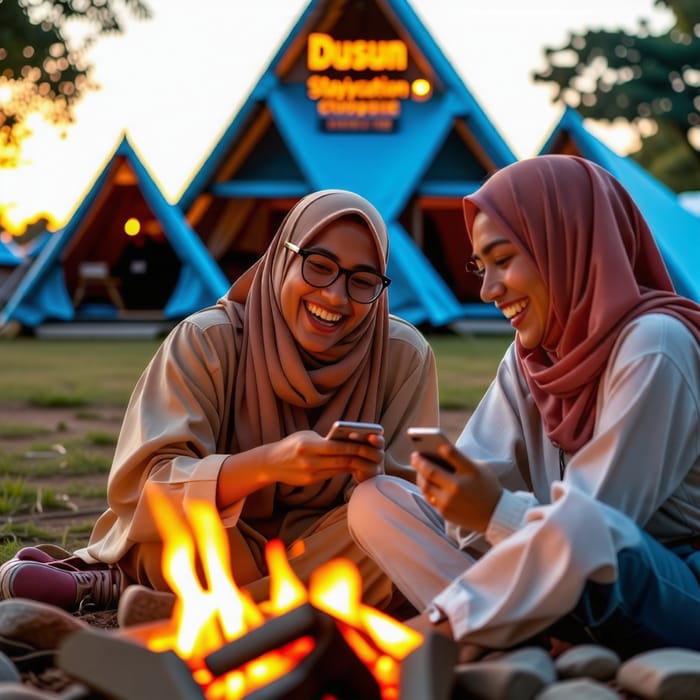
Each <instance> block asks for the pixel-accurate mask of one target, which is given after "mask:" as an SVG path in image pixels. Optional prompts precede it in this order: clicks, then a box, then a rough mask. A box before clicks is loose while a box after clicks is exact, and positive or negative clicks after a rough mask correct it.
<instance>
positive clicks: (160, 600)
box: [117, 584, 176, 628]
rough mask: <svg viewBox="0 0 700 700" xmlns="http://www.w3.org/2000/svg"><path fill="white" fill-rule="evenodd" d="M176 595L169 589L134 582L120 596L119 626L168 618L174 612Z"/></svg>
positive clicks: (129, 625) (130, 625)
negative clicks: (154, 588) (148, 586)
mask: <svg viewBox="0 0 700 700" xmlns="http://www.w3.org/2000/svg"><path fill="white" fill-rule="evenodd" d="M175 601H176V597H175V595H174V594H173V593H169V592H167V591H155V590H153V589H152V588H147V587H146V586H141V585H139V584H134V585H132V586H127V587H126V588H125V589H124V590H123V591H122V594H121V596H120V598H119V608H118V609H117V621H118V623H119V627H122V628H124V627H132V626H134V625H142V624H144V623H147V622H154V621H156V620H167V619H169V618H170V616H171V615H172V613H173V608H174V607H175Z"/></svg>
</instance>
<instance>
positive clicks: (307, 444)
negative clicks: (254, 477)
mask: <svg viewBox="0 0 700 700" xmlns="http://www.w3.org/2000/svg"><path fill="white" fill-rule="evenodd" d="M270 448H271V450H272V454H271V456H270V458H269V461H268V463H267V467H268V469H272V470H273V471H274V474H275V478H274V479H273V481H281V482H283V483H285V484H291V485H293V486H305V485H306V484H310V483H313V482H315V481H322V480H324V479H329V478H331V477H333V476H336V475H337V474H341V473H347V472H350V473H352V475H353V477H354V478H355V480H356V481H358V482H359V481H364V480H365V479H369V478H371V477H373V476H376V475H377V474H381V473H382V471H383V464H384V436H383V435H370V436H369V437H368V438H367V441H356V440H329V439H328V438H325V437H322V436H321V435H319V434H318V433H316V432H314V431H313V430H302V431H299V432H297V433H292V435H289V436H287V437H286V438H283V439H282V440H280V441H279V442H277V443H274V444H273V445H270Z"/></svg>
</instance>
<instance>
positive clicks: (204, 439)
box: [77, 307, 439, 564]
mask: <svg viewBox="0 0 700 700" xmlns="http://www.w3.org/2000/svg"><path fill="white" fill-rule="evenodd" d="M234 332H236V330H235V329H234V327H233V326H232V324H231V322H230V320H229V318H228V317H227V315H226V314H225V313H224V312H223V311H222V310H221V309H220V308H217V307H212V308H209V309H205V310H203V311H201V312H198V313H196V314H194V315H192V316H190V317H189V318H187V319H185V320H184V321H183V322H181V323H180V324H178V326H177V327H176V328H175V329H174V330H173V331H172V332H171V333H170V335H169V336H168V337H167V338H166V339H165V341H164V342H163V344H162V346H161V347H160V349H159V350H158V352H157V353H156V355H155V356H154V358H153V359H152V361H151V362H150V364H149V365H148V367H147V368H146V370H145V371H144V373H143V374H142V376H141V377H140V379H139V381H138V383H137V385H136V387H135V389H134V392H133V394H132V397H131V400H130V402H129V405H128V407H127V410H126V414H125V417H124V421H123V424H122V429H121V432H120V436H119V440H118V444H117V447H116V450H115V456H114V461H113V465H112V469H111V472H110V475H109V480H108V492H107V499H108V504H109V507H108V509H107V510H106V511H105V513H103V515H102V516H100V518H99V519H98V521H97V523H96V525H95V527H94V529H93V532H92V535H91V537H90V541H89V543H88V546H87V547H86V548H85V549H82V550H80V551H79V552H77V554H78V555H79V556H81V557H83V558H84V559H86V560H87V561H101V562H104V563H109V564H113V563H116V562H118V561H119V560H120V558H121V557H123V556H124V554H125V553H126V552H127V551H128V550H129V548H130V547H131V546H132V545H134V544H138V543H144V542H154V541H159V540H160V536H159V533H158V529H157V526H156V523H155V520H154V517H153V513H152V512H151V509H150V507H149V505H148V502H147V500H146V497H145V494H144V485H145V483H146V482H147V481H154V482H158V483H159V484H160V485H161V486H162V487H164V489H165V493H166V494H167V496H168V497H169V499H170V500H171V501H172V503H173V505H174V506H175V507H176V508H177V509H178V510H180V511H181V512H184V511H186V510H187V506H188V502H191V501H192V500H195V499H196V500H204V501H208V502H210V503H213V504H215V503H216V488H217V479H218V476H219V471H220V469H221V466H222V463H223V461H224V460H225V459H226V457H227V456H228V451H227V445H229V444H230V438H231V431H232V426H233V425H234V421H235V420H236V417H235V416H234V415H232V411H233V402H232V396H233V390H234V379H235V375H236V372H235V366H236V357H235V356H234V354H235V353H234V352H233V350H232V349H233V348H234V347H235V343H234V338H233V333H234ZM389 336H390V337H389V350H388V357H387V376H386V382H385V388H384V395H383V397H382V401H381V407H380V411H379V414H378V415H377V416H376V422H379V423H381V424H382V425H383V427H384V431H385V432H384V436H385V453H386V460H387V461H394V462H396V463H398V464H402V465H407V464H408V462H409V455H410V453H411V450H412V447H411V444H410V443H409V441H408V439H407V438H406V435H405V431H406V428H407V427H409V426H410V425H417V424H424V425H437V424H438V418H439V409H438V395H437V375H436V368H435V358H434V355H433V353H432V350H431V348H430V345H429V344H428V342H427V341H426V339H425V338H424V337H423V336H422V335H421V334H420V333H419V332H418V331H417V330H416V329H415V328H414V327H413V326H412V325H411V324H409V323H407V322H406V321H403V320H402V319H399V318H397V317H394V316H392V317H390V320H389ZM271 351H273V350H271ZM251 390H254V388H251ZM338 418H339V419H340V418H343V416H338ZM338 479H339V477H335V478H334V479H331V480H329V481H328V489H327V497H326V496H324V495H323V494H324V491H322V492H321V495H320V496H318V497H315V500H314V503H313V505H314V507H315V508H316V509H323V508H324V506H325V507H327V508H329V509H330V508H332V507H335V506H337V505H339V504H340V503H342V502H343V500H344V498H345V496H346V491H347V488H348V486H351V485H352V484H351V481H350V476H349V475H348V476H347V477H344V481H343V482H342V483H339V482H338ZM324 498H325V499H326V500H325V502H324ZM244 502H245V499H242V500H241V501H239V502H237V503H234V504H233V505H232V506H231V507H229V508H228V509H226V510H225V511H223V512H221V513H220V515H221V518H222V522H223V525H224V527H226V528H231V527H235V526H236V523H237V522H238V519H239V517H240V516H241V513H242V511H243V508H244Z"/></svg>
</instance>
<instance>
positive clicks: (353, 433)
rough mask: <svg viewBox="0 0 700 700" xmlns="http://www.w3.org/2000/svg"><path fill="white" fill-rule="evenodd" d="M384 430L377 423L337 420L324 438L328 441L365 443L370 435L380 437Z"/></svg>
mask: <svg viewBox="0 0 700 700" xmlns="http://www.w3.org/2000/svg"><path fill="white" fill-rule="evenodd" d="M383 433H384V428H382V426H381V425H380V424H379V423H359V422H357V421H351V420H337V421H336V422H335V423H333V425H332V426H331V429H330V430H329V431H328V435H326V438H327V439H328V440H350V441H355V442H367V438H368V437H369V436H370V435H382V434H383Z"/></svg>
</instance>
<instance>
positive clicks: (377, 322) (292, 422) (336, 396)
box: [219, 190, 389, 518]
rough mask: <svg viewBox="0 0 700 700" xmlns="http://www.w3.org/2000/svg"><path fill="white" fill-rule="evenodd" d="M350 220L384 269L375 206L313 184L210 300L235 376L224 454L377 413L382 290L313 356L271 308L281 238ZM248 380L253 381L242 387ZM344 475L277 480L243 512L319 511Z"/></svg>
mask: <svg viewBox="0 0 700 700" xmlns="http://www.w3.org/2000/svg"><path fill="white" fill-rule="evenodd" d="M349 215H356V216H359V217H360V218H361V219H362V220H363V221H364V222H365V223H366V225H367V231H368V234H367V235H368V236H371V238H372V240H373V241H374V243H375V245H376V248H377V257H378V259H379V261H380V269H379V272H381V273H382V274H384V273H385V272H386V260H387V257H388V252H389V242H388V236H387V232H386V227H385V224H384V221H383V220H382V217H381V216H380V214H379V213H378V212H377V210H376V209H375V208H374V207H373V206H372V205H371V204H370V203H369V202H368V201H367V200H365V199H364V198H362V197H360V196H359V195H357V194H355V193H352V192H348V191H344V190H323V191H320V192H315V193H313V194H310V195H307V196H306V197H304V198H303V199H301V200H300V201H299V202H298V203H297V204H296V205H295V206H294V207H293V208H292V209H291V210H290V212H289V213H288V214H287V216H286V217H285V219H284V221H283V222H282V224H281V225H280V228H279V229H278V231H277V233H276V234H275V236H274V237H273V239H272V241H271V243H270V245H269V246H268V248H267V250H266V252H265V253H264V254H263V256H262V257H261V258H260V260H258V261H257V262H256V263H255V264H254V265H253V267H252V268H250V269H249V270H248V271H247V272H245V273H243V275H242V276H241V277H239V278H238V280H237V281H236V282H235V283H234V284H233V286H232V287H231V289H230V290H229V292H228V294H227V295H226V296H225V297H224V298H223V299H221V300H220V301H219V304H221V305H222V306H223V308H224V309H225V310H226V313H227V314H228V316H229V318H230V319H231V322H232V323H233V324H234V327H237V328H239V329H240V331H241V332H240V333H238V334H237V338H238V340H237V346H236V348H235V352H236V357H237V363H236V381H235V392H234V412H233V416H234V422H235V425H234V426H233V430H232V443H233V444H231V445H230V450H231V452H239V451H244V450H249V449H251V448H253V447H257V446H259V445H262V444H267V443H271V442H275V441H277V440H280V439H282V438H283V437H285V436H287V435H290V434H291V433H294V432H296V431H299V430H308V429H313V430H316V431H317V432H318V433H320V434H325V433H326V432H327V431H328V429H329V428H330V426H331V424H332V423H333V421H334V420H336V419H340V418H342V419H345V420H357V421H371V422H376V421H377V420H378V419H379V416H380V412H381V402H382V397H383V393H384V383H385V373H384V367H385V364H386V362H385V361H386V355H387V349H388V337H389V330H388V323H389V321H388V319H389V312H388V302H387V297H386V294H382V295H380V296H379V298H378V299H377V300H376V301H375V302H373V304H372V305H371V310H370V313H368V314H367V316H366V317H365V318H364V319H363V321H362V322H361V323H360V324H359V325H358V326H357V327H356V328H355V329H353V330H352V331H351V332H350V333H349V334H348V335H347V336H345V337H344V338H343V339H342V341H341V342H340V343H338V344H337V345H336V346H335V348H334V349H333V351H332V357H331V361H330V362H329V361H325V362H323V363H321V362H318V361H315V360H314V358H312V357H310V356H309V355H308V354H307V353H306V352H305V351H304V350H303V349H302V348H300V347H299V346H298V345H297V343H296V341H295V339H294V336H293V335H292V333H291V331H290V329H289V327H288V325H287V323H286V321H285V319H284V317H283V315H282V310H281V306H282V304H281V299H280V292H281V289H282V283H283V281H284V279H285V277H286V276H287V274H288V272H289V270H290V267H291V265H292V263H293V262H294V261H295V260H296V259H297V256H296V254H295V253H293V252H292V251H290V250H288V249H287V248H286V247H285V245H284V244H285V242H286V241H292V242H293V243H296V244H297V245H298V246H299V247H300V248H305V247H308V246H309V244H310V243H311V242H312V241H313V239H314V237H315V236H316V235H318V234H319V233H320V232H321V231H322V230H323V229H324V228H325V227H327V226H328V225H329V224H330V223H332V222H333V221H335V220H337V219H339V218H342V217H344V216H349ZM251 386H254V387H255V390H254V391H251ZM348 478H349V477H348V476H347V475H342V476H339V477H335V478H334V479H330V480H328V481H326V482H319V483H315V484H311V485H310V486H308V487H304V488H297V487H291V486H285V485H283V484H279V485H278V486H277V487H274V486H271V487H268V488H264V489H261V490H260V491H257V492H255V493H254V494H251V495H250V496H248V498H247V499H246V504H245V510H244V513H245V514H246V515H248V516H249V517H258V518H267V517H269V516H270V515H271V513H272V510H273V508H274V500H275V499H277V500H278V501H280V500H281V501H283V502H284V503H286V504H287V505H300V504H305V505H308V506H309V507H319V508H325V507H327V506H328V504H329V502H330V501H333V500H335V499H337V498H338V496H339V494H340V493H342V490H343V488H344V486H345V485H346V483H347V481H348Z"/></svg>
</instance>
